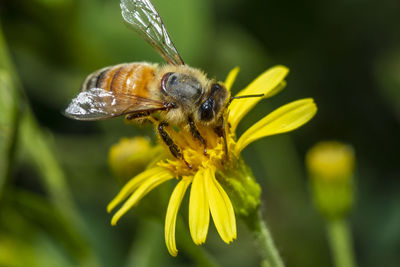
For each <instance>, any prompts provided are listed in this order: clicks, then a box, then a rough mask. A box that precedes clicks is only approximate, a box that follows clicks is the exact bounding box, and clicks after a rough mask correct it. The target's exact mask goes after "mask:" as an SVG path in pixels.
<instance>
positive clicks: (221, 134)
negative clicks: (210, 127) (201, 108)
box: [214, 117, 229, 160]
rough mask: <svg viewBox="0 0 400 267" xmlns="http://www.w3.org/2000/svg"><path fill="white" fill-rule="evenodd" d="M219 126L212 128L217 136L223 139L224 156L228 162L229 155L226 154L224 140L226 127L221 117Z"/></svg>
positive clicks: (225, 142) (225, 141) (226, 142)
mask: <svg viewBox="0 0 400 267" xmlns="http://www.w3.org/2000/svg"><path fill="white" fill-rule="evenodd" d="M220 121H221V124H220V125H219V126H217V127H215V128H214V132H215V133H216V134H217V135H218V136H219V137H222V138H223V139H224V149H225V156H226V159H227V160H229V154H228V141H227V139H226V125H225V120H224V118H223V117H221V119H220Z"/></svg>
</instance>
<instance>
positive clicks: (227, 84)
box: [224, 67, 240, 91]
mask: <svg viewBox="0 0 400 267" xmlns="http://www.w3.org/2000/svg"><path fill="white" fill-rule="evenodd" d="M239 70H240V68H239V67H236V68H234V69H233V70H231V71H230V72H229V74H228V76H227V77H226V80H225V83H224V84H225V88H226V89H227V90H228V91H230V90H231V88H232V85H233V83H234V82H235V80H236V76H237V75H238V73H239Z"/></svg>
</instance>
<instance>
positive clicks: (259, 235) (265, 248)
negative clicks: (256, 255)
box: [245, 210, 285, 267]
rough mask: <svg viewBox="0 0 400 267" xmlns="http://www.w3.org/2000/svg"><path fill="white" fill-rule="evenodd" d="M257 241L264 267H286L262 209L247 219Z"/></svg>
mask: <svg viewBox="0 0 400 267" xmlns="http://www.w3.org/2000/svg"><path fill="white" fill-rule="evenodd" d="M245 221H246V223H247V226H248V227H249V229H250V231H251V232H252V233H253V236H254V238H255V240H256V242H257V246H258V248H259V251H260V254H261V256H262V257H263V262H262V266H263V267H267V266H268V267H284V266H285V265H284V263H283V261H282V259H281V256H280V255H279V252H278V249H277V248H276V247H275V244H274V241H273V239H272V236H271V233H270V231H269V230H268V227H267V224H266V223H265V221H264V220H263V218H262V215H261V211H260V210H256V211H255V212H253V213H252V214H250V215H249V216H248V217H247V219H246V220H245Z"/></svg>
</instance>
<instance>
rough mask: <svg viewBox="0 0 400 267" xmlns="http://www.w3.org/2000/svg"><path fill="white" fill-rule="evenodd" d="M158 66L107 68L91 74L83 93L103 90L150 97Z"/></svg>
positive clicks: (133, 65)
mask: <svg viewBox="0 0 400 267" xmlns="http://www.w3.org/2000/svg"><path fill="white" fill-rule="evenodd" d="M155 68H156V65H150V64H147V63H127V64H119V65H116V66H111V67H105V68H103V69H101V70H98V71H96V72H94V73H92V74H90V75H89V76H88V77H87V78H86V80H85V82H84V83H83V85H82V91H87V90H89V89H90V88H101V89H104V90H107V91H113V92H115V93H116V94H129V95H137V96H141V97H149V96H150V95H149V90H148V88H147V85H148V82H149V81H152V80H153V79H154V75H155V73H154V71H155Z"/></svg>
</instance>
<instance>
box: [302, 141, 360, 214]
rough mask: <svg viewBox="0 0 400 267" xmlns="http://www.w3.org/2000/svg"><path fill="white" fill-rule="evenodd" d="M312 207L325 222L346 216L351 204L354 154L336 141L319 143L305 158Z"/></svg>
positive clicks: (349, 147)
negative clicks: (311, 195) (312, 202)
mask: <svg viewBox="0 0 400 267" xmlns="http://www.w3.org/2000/svg"><path fill="white" fill-rule="evenodd" d="M306 165H307V168H308V173H309V177H310V183H311V189H312V194H313V198H314V204H315V205H316V206H317V208H318V210H319V211H320V212H321V213H322V215H323V216H324V217H325V218H327V219H337V218H341V217H343V216H345V215H346V214H347V213H348V212H349V210H350V209H351V206H352V204H353V198H354V195H353V173H354V165H355V158H354V151H353V149H352V147H351V146H349V145H345V144H342V143H339V142H333V141H331V142H320V143H318V144H316V145H315V146H314V147H312V148H311V149H310V150H309V151H308V153H307V155H306Z"/></svg>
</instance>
